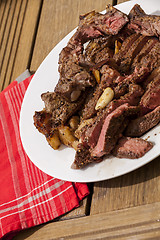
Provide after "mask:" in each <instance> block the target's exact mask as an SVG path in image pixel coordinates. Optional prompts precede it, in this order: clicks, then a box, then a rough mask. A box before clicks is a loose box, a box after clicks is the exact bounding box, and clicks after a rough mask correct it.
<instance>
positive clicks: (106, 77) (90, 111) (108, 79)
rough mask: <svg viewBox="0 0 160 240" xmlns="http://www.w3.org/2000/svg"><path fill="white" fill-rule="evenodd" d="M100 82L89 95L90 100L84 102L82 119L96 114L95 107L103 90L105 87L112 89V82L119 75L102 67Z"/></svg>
mask: <svg viewBox="0 0 160 240" xmlns="http://www.w3.org/2000/svg"><path fill="white" fill-rule="evenodd" d="M101 74H102V76H101V82H100V84H98V85H97V86H96V88H95V91H94V92H93V93H91V95H90V98H88V99H87V100H86V103H85V105H84V108H83V109H82V118H83V119H88V118H91V117H93V116H94V115H95V114H96V112H97V111H96V110H95V106H96V104H97V101H98V99H99V97H100V96H101V94H102V93H103V90H104V89H105V88H107V87H112V85H113V84H114V81H115V80H116V79H117V77H119V76H120V74H119V73H118V72H117V71H116V70H115V69H112V68H110V67H109V66H108V65H104V66H103V67H102V69H101Z"/></svg>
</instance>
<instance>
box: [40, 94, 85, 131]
mask: <svg viewBox="0 0 160 240" xmlns="http://www.w3.org/2000/svg"><path fill="white" fill-rule="evenodd" d="M41 98H42V100H43V101H44V104H45V109H46V112H47V113H50V114H51V115H52V118H51V119H52V128H56V127H57V126H59V125H61V124H64V123H65V122H66V121H67V120H68V119H69V118H70V116H72V115H73V114H74V113H75V112H77V111H78V110H79V108H80V107H81V106H82V104H83V103H84V100H85V93H84V94H83V95H82V97H81V98H80V99H79V100H78V101H77V102H76V103H68V102H67V101H66V100H65V99H64V98H62V97H61V96H60V95H59V94H57V93H55V92H46V93H43V94H42V95H41Z"/></svg>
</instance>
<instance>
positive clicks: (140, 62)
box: [131, 37, 158, 71]
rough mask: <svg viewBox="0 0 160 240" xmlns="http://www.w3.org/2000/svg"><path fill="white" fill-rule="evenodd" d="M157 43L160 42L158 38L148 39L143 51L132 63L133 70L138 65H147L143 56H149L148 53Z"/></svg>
mask: <svg viewBox="0 0 160 240" xmlns="http://www.w3.org/2000/svg"><path fill="white" fill-rule="evenodd" d="M156 43H158V39H157V38H155V37H149V39H148V41H147V42H146V44H144V46H143V47H142V49H141V51H140V52H139V53H138V54H137V55H136V56H135V58H134V59H133V61H132V64H131V69H132V71H133V70H134V69H135V68H136V67H138V66H144V67H145V66H147V64H146V63H145V61H144V60H143V58H144V57H146V56H148V54H149V53H150V51H151V50H152V48H154V46H155V45H156ZM151 61H152V59H151Z"/></svg>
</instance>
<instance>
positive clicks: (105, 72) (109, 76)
mask: <svg viewBox="0 0 160 240" xmlns="http://www.w3.org/2000/svg"><path fill="white" fill-rule="evenodd" d="M100 73H101V82H100V87H101V88H102V89H103V90H104V89H105V88H107V87H113V86H114V83H115V82H116V80H117V78H118V77H120V73H119V72H118V71H117V70H115V69H112V68H110V67H109V66H108V65H103V67H102V68H101V70H100Z"/></svg>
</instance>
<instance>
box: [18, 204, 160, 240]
mask: <svg viewBox="0 0 160 240" xmlns="http://www.w3.org/2000/svg"><path fill="white" fill-rule="evenodd" d="M159 209H160V203H154V204H149V205H145V206H140V207H134V208H128V209H124V210H119V211H113V212H108V213H103V214H96V215H94V216H87V217H83V218H78V219H77V218H76V219H72V220H67V221H62V222H54V223H49V224H47V225H44V226H39V227H37V228H34V229H30V230H28V231H24V232H22V233H20V234H19V235H18V236H17V237H15V238H14V240H21V239H25V240H37V239H38V240H49V239H52V240H54V239H64V240H65V239H77V240H78V239H84V240H86V239H87V240H89V239H91V240H93V239H108V240H111V239H123V240H127V239H129V240H130V239H136V240H138V239H160V213H159ZM22 236H23V238H22Z"/></svg>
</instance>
